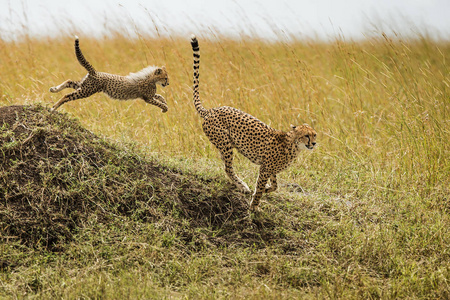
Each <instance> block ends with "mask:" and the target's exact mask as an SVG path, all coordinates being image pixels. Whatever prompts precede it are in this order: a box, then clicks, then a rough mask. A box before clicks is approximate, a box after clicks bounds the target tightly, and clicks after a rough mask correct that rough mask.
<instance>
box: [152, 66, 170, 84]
mask: <svg viewBox="0 0 450 300" xmlns="http://www.w3.org/2000/svg"><path fill="white" fill-rule="evenodd" d="M153 75H154V76H155V79H156V80H155V82H156V83H157V84H160V85H161V86H162V87H165V86H166V85H169V74H167V71H166V68H165V67H164V66H163V67H161V68H156V69H155V71H154V72H153Z"/></svg>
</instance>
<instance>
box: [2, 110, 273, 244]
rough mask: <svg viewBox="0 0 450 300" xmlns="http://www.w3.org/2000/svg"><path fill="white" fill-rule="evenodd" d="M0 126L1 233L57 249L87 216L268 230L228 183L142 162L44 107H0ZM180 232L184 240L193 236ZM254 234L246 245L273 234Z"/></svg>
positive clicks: (23, 241) (194, 225)
mask: <svg viewBox="0 0 450 300" xmlns="http://www.w3.org/2000/svg"><path fill="white" fill-rule="evenodd" d="M0 124H3V125H2V127H1V128H2V130H1V136H0V145H1V156H2V160H3V163H2V164H1V166H0V174H1V176H0V180H1V184H0V199H3V200H2V201H1V202H0V230H1V232H2V233H3V235H4V236H3V238H5V237H7V238H9V239H11V238H13V239H15V238H17V239H20V241H21V242H22V243H23V244H25V245H28V246H37V245H39V246H45V247H46V248H48V249H50V250H58V249H61V248H63V247H64V244H65V243H66V242H67V241H70V240H71V239H72V235H73V233H74V232H76V231H77V228H79V227H80V226H82V224H83V223H84V222H86V220H87V219H88V218H89V217H90V216H92V215H95V216H96V218H98V219H99V220H100V221H102V222H108V221H110V220H111V219H115V218H120V217H121V216H126V217H131V218H132V219H133V220H139V221H144V222H152V221H155V220H160V219H161V218H166V217H170V216H172V215H174V214H175V215H176V216H177V218H173V219H172V220H171V222H174V223H180V222H187V223H189V227H190V228H191V229H192V230H194V229H195V228H197V227H201V226H213V227H214V228H219V227H223V226H224V223H225V222H226V221H228V223H227V224H229V223H230V222H231V223H233V226H237V227H236V228H234V229H235V231H236V230H238V231H244V232H245V231H246V228H248V227H249V225H250V227H252V228H254V227H255V225H256V227H258V226H259V227H260V228H261V230H264V228H266V226H262V225H263V224H261V223H258V224H249V222H253V221H249V220H248V218H247V216H248V212H247V208H248V207H247V199H246V198H247V197H245V195H242V194H240V193H239V192H237V191H235V190H234V188H233V187H232V186H231V185H229V184H223V183H222V182H220V181H217V182H214V181H213V180H212V179H204V178H200V177H199V176H196V175H192V174H183V172H181V171H177V170H173V169H170V168H169V167H164V166H161V165H159V164H158V163H156V162H154V161H149V160H146V159H143V158H142V157H140V156H139V155H138V154H136V153H135V151H129V150H127V149H123V148H120V147H118V146H116V145H113V144H112V143H110V142H108V141H105V140H104V139H102V138H100V137H98V136H96V135H95V134H93V133H91V132H89V131H88V130H86V129H84V128H83V127H81V126H80V124H79V123H78V122H76V121H74V120H73V119H70V118H68V117H67V116H66V115H64V114H60V113H57V112H56V113H50V112H49V111H48V110H47V109H46V108H44V107H42V106H9V107H1V108H0ZM174 226H175V224H174ZM252 232H254V231H252ZM184 234H185V235H186V236H185V237H184V239H185V240H186V241H189V240H190V237H191V236H192V234H193V233H192V232H184ZM257 236H258V238H256V236H255V235H254V233H253V234H251V235H248V236H247V237H248V238H249V239H250V240H249V242H251V243H255V242H258V241H260V240H261V238H260V237H261V236H267V238H268V239H269V238H270V239H273V238H274V236H273V234H268V233H267V232H259V233H258V232H257ZM253 237H255V238H253ZM230 238H232V239H233V237H231V236H230ZM215 239H216V240H215V241H216V242H217V241H219V240H220V242H224V240H223V239H221V238H217V237H216V238H215ZM225 242H226V240H225Z"/></svg>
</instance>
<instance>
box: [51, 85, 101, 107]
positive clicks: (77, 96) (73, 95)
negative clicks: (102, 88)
mask: <svg viewBox="0 0 450 300" xmlns="http://www.w3.org/2000/svg"><path fill="white" fill-rule="evenodd" d="M92 94H94V92H89V93H86V92H85V91H83V90H82V89H77V90H76V91H75V92H72V93H70V94H67V95H65V96H64V97H62V98H61V99H59V101H58V102H56V103H55V104H54V105H53V107H52V108H51V109H50V111H54V110H56V109H57V108H58V107H60V106H61V105H63V104H64V103H66V102H69V101H73V100H78V99H83V98H86V97H89V96H90V95H92Z"/></svg>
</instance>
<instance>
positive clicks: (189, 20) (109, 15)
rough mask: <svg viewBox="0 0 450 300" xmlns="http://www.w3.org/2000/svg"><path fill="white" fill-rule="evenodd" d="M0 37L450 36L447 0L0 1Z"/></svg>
mask: <svg viewBox="0 0 450 300" xmlns="http://www.w3.org/2000/svg"><path fill="white" fill-rule="evenodd" d="M0 7H1V9H0V38H2V39H16V38H18V37H20V36H21V35H24V34H27V35H31V36H53V37H54V36H58V35H66V34H73V31H74V30H75V31H77V33H78V34H79V35H81V34H84V35H85V34H89V35H92V36H93V37H99V36H103V35H105V34H109V33H110V32H111V31H120V32H122V33H123V32H127V33H128V34H130V35H131V36H132V35H134V34H136V29H139V32H140V33H144V32H145V34H146V35H149V36H155V37H156V36H166V37H167V36H177V35H183V36H185V35H187V34H190V33H191V32H197V33H198V32H199V31H202V33H204V34H211V35H216V34H219V35H226V36H229V37H246V36H252V37H258V38H266V39H274V38H276V39H283V38H286V39H289V38H292V37H293V36H294V37H295V38H296V39H299V38H306V39H311V38H312V39H321V40H328V39H330V38H334V37H336V36H344V37H345V38H354V39H361V38H367V37H370V36H371V35H373V34H377V33H379V32H391V31H394V32H396V33H401V34H402V35H417V34H418V33H420V34H427V35H430V36H431V37H433V38H436V39H448V37H449V36H450V35H449V34H450V18H449V17H448V16H449V14H450V1H448V0H316V1H307V0H279V1H269V0H258V1H255V0H244V1H223V0H190V1H185V0H164V1H154V0H127V1H117V0H103V1H90V0H68V1H59V0H38V1H34V0H31V1H30V0H20V1H16V0H14V1H11V0H1V1H0Z"/></svg>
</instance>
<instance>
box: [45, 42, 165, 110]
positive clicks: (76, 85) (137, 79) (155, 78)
mask: <svg viewBox="0 0 450 300" xmlns="http://www.w3.org/2000/svg"><path fill="white" fill-rule="evenodd" d="M75 54H76V56H77V59H78V62H79V63H80V64H81V65H82V66H83V67H84V68H85V69H86V70H87V71H88V74H87V75H86V76H85V77H84V78H83V79H82V80H80V81H72V80H67V81H65V82H63V83H61V84H60V85H58V86H55V87H51V88H50V92H52V93H57V92H59V91H61V90H63V89H65V88H72V89H74V90H75V91H74V92H72V93H70V94H67V95H65V96H64V97H62V98H61V99H60V100H59V101H58V102H56V103H55V104H54V105H53V107H52V110H55V109H57V108H58V107H59V106H61V105H62V104H64V103H66V102H69V101H73V100H77V99H82V98H86V97H89V96H91V95H93V94H95V93H99V92H103V93H105V94H107V95H108V96H109V97H111V98H113V99H118V100H129V99H136V98H141V99H143V100H144V101H145V102H147V103H149V104H153V105H155V106H158V107H159V108H161V109H162V112H163V113H164V112H166V111H167V109H168V107H167V102H166V100H165V99H164V97H163V96H161V95H159V94H156V84H160V85H161V86H163V87H165V86H166V85H169V76H168V74H167V71H166V68H165V67H161V68H160V67H154V66H149V67H147V68H145V69H142V70H141V71H139V72H137V73H130V74H129V75H127V76H120V75H115V74H108V73H103V72H97V71H96V70H95V68H94V67H93V66H92V65H91V64H90V63H89V62H88V61H87V60H86V58H85V57H84V55H83V53H82V52H81V49H80V45H79V41H78V37H75Z"/></svg>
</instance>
